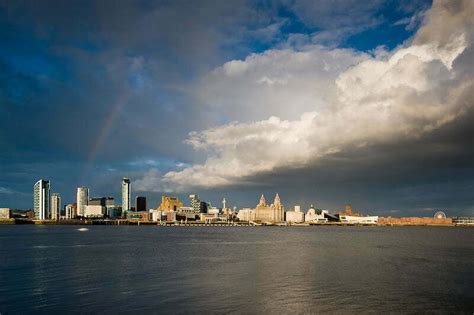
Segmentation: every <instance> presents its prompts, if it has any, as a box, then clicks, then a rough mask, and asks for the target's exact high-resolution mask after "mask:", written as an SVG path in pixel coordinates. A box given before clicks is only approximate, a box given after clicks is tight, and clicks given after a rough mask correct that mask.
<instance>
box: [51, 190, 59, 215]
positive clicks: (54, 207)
mask: <svg viewBox="0 0 474 315" xmlns="http://www.w3.org/2000/svg"><path fill="white" fill-rule="evenodd" d="M60 216H61V195H60V194H58V193H53V194H52V195H51V220H59V217H60Z"/></svg>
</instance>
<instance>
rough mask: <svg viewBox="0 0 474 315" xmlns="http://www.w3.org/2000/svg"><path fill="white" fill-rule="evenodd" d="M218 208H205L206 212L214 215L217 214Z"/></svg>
mask: <svg viewBox="0 0 474 315" xmlns="http://www.w3.org/2000/svg"><path fill="white" fill-rule="evenodd" d="M219 212H220V209H219V208H216V207H210V208H208V209H207V214H213V215H215V216H216V217H217V216H218V215H219Z"/></svg>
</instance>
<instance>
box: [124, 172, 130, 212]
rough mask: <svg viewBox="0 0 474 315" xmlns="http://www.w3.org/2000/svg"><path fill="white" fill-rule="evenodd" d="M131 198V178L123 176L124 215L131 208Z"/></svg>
mask: <svg viewBox="0 0 474 315" xmlns="http://www.w3.org/2000/svg"><path fill="white" fill-rule="evenodd" d="M131 199H132V184H131V182H130V179H128V178H126V177H124V178H122V212H123V214H124V216H126V215H127V212H128V211H130V210H131V207H132V205H131Z"/></svg>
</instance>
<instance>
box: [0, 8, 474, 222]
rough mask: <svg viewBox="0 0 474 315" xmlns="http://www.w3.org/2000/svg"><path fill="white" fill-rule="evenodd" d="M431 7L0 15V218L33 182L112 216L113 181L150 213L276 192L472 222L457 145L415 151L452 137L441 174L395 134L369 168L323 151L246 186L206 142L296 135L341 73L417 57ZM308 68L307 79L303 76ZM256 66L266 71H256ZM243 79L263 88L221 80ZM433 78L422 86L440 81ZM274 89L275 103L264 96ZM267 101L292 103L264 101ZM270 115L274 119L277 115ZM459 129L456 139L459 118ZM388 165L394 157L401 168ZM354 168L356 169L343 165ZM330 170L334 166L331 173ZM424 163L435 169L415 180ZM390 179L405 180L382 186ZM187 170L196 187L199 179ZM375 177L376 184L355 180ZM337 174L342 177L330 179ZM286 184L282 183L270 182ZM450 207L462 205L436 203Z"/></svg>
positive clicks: (425, 139)
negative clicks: (100, 199)
mask: <svg viewBox="0 0 474 315" xmlns="http://www.w3.org/2000/svg"><path fill="white" fill-rule="evenodd" d="M431 7H432V3H431V1H364V2H363V3H362V2H360V1H296V0H294V1H289V0H288V1H284V0H282V1H220V2H212V1H203V2H199V3H197V2H196V3H189V2H186V1H154V2H143V1H118V2H116V1H68V2H67V3H65V2H64V3H57V2H54V1H44V0H41V1H34V2H33V1H26V2H6V1H0V47H2V49H1V50H0V69H1V71H0V117H1V118H2V130H1V132H0V149H1V150H0V151H1V153H0V172H1V174H2V178H1V179H0V206H5V207H12V208H30V207H31V206H32V205H31V203H32V198H31V190H32V187H33V184H34V182H35V181H36V180H37V179H39V178H43V179H50V180H51V182H52V187H53V191H55V192H56V191H57V192H59V193H61V194H62V195H63V201H64V202H73V201H74V196H75V189H76V187H77V186H79V185H86V186H89V187H90V189H91V193H92V195H94V196H101V195H112V196H115V197H116V198H117V200H119V199H120V198H119V189H120V178H121V177H122V176H128V177H131V178H132V180H133V181H136V182H134V187H136V188H137V190H135V191H134V194H139V195H146V196H148V197H149V204H151V205H154V204H156V203H157V202H158V200H159V198H160V196H161V194H162V193H163V192H164V191H167V192H168V193H174V194H177V195H179V196H182V197H183V198H184V196H186V195H187V194H189V193H191V192H198V193H200V194H202V195H203V196H204V197H205V198H206V199H207V200H209V201H211V202H213V203H217V202H219V201H220V200H221V199H222V197H223V196H224V195H225V196H226V197H227V199H228V200H229V201H230V202H231V203H232V204H235V205H236V206H239V207H240V206H249V205H253V204H254V203H255V202H257V199H256V198H257V197H258V196H259V194H260V193H261V192H266V193H268V194H273V193H274V192H275V191H280V192H281V194H282V195H283V196H282V198H283V199H286V201H287V206H292V205H294V204H296V203H301V204H302V205H303V207H306V206H309V204H312V203H314V204H316V205H320V207H323V208H338V207H339V208H340V207H342V205H343V204H344V203H346V202H352V203H353V204H355V205H354V206H355V208H358V207H359V208H361V209H367V210H368V211H371V212H378V213H381V214H384V213H385V214H386V213H389V211H394V212H393V213H397V212H396V211H398V212H399V213H402V214H403V213H406V214H423V213H424V211H427V212H429V211H431V209H435V208H443V209H449V210H450V211H453V212H454V213H470V212H472V211H473V205H472V200H471V199H472V198H470V197H468V192H469V189H467V190H466V187H472V185H473V182H472V179H471V178H472V177H471V175H472V174H473V172H472V166H473V165H472V164H471V163H469V162H466V161H468V160H469V158H470V156H471V155H470V154H472V152H469V150H468V151H466V152H464V154H460V153H459V152H458V149H457V148H459V146H460V145H464V144H465V143H466V142H465V141H467V140H465V138H466V137H467V136H466V133H467V134H468V133H469V130H468V129H463V130H458V129H456V130H454V131H453V130H451V129H453V127H452V126H451V125H449V124H448V125H446V126H445V125H443V126H442V127H443V128H444V129H443V128H440V129H436V130H435V131H434V132H430V133H424V134H422V135H421V136H418V139H421V140H420V141H422V143H423V144H426V145H427V146H429V148H432V147H433V146H435V145H434V144H433V141H434V142H437V141H438V140H436V141H435V140H432V138H433V137H435V133H436V132H437V133H440V135H439V137H441V138H442V139H445V138H446V137H447V138H449V136H446V135H445V134H444V132H445V133H448V134H449V135H452V134H455V136H451V139H448V140H446V142H442V144H439V147H442V148H446V147H450V148H451V150H448V153H449V154H448V153H446V152H444V151H443V152H440V156H442V155H444V154H446V160H444V161H443V162H440V161H437V160H436V159H434V160H433V158H432V157H430V158H428V157H420V156H418V155H417V154H414V152H413V151H414V150H416V149H415V148H417V147H419V143H416V142H413V141H414V140H413V139H408V138H406V137H405V138H401V137H400V136H399V134H398V135H397V137H398V138H397V139H396V140H395V141H394V140H393V139H392V138H393V137H392V138H390V141H389V140H386V139H384V140H383V141H382V140H381V141H379V142H378V141H375V140H374V139H373V138H370V139H365V138H364V139H365V140H364V141H362V140H360V139H359V140H360V143H361V142H365V143H369V145H368V146H367V147H365V150H367V152H371V153H370V154H373V155H374V156H379V157H380V158H379V159H375V160H372V155H370V159H369V158H367V156H366V155H364V154H362V153H361V152H360V143H358V144H357V145H354V146H355V147H357V146H359V149H358V150H359V151H357V150H355V149H354V150H352V149H351V150H349V151H344V150H342V151H344V152H342V151H341V150H338V152H335V151H334V153H331V154H329V155H327V154H326V153H325V154H324V156H323V155H322V154H321V156H322V157H321V158H319V157H320V154H319V153H318V152H320V151H318V152H313V151H308V154H313V155H314V156H315V158H312V159H310V160H308V161H304V162H301V161H300V160H301V159H296V160H295V161H296V162H295V167H288V165H287V164H284V163H283V164H281V163H280V162H276V161H274V160H271V161H270V160H269V161H268V163H267V164H266V165H273V166H272V167H263V168H262V169H258V170H257V171H256V172H254V173H249V172H247V173H246V172H244V170H245V169H246V167H247V164H245V163H247V162H245V161H247V158H246V157H245V155H246V153H242V152H244V151H245V150H243V151H242V150H240V151H239V152H240V153H239V155H238V156H236V155H235V154H236V153H235V152H234V151H229V150H230V149H229V146H228V144H227V143H226V144H221V143H217V142H218V141H217V140H212V141H214V142H212V143H211V142H210V141H211V140H210V139H211V136H210V133H206V131H210V130H213V129H214V128H217V132H223V135H224V136H222V138H221V140H224V139H226V138H225V135H226V134H227V133H226V132H227V129H225V130H224V129H219V128H224V127H225V126H229V125H228V124H232V122H238V123H235V124H237V125H236V126H237V127H236V128H238V127H240V126H241V125H239V124H248V125H245V126H247V127H249V128H252V126H253V125H252V124H253V123H257V125H262V124H261V123H260V124H258V122H259V121H266V120H267V119H269V118H270V117H271V116H277V117H279V118H280V119H281V121H285V120H289V121H290V122H293V121H297V120H298V119H299V117H300V116H301V115H302V114H304V113H306V112H312V111H315V110H316V111H318V113H320V114H321V113H324V112H325V111H326V110H328V109H331V108H332V109H331V110H334V109H336V108H340V106H342V105H336V100H335V99H334V100H333V98H334V97H336V96H334V95H339V94H337V93H336V92H334V95H333V94H332V92H331V93H330V95H329V94H328V95H322V94H324V93H322V92H321V93H319V92H318V93H316V92H314V91H323V92H324V91H332V90H333V89H338V88H339V89H340V84H341V82H343V80H342V79H341V78H343V77H344V74H345V73H346V71H347V70H350V69H351V67H355V66H357V65H358V64H359V63H362V62H371V61H373V60H380V61H386V60H387V58H390V56H392V55H393V54H395V52H396V51H398V50H399V49H404V48H410V47H413V46H416V45H417V43H416V41H422V40H423V38H422V36H424V33H423V31H420V32H419V30H420V27H422V25H425V24H427V23H428V22H427V20H426V16H427V14H429V12H430V10H431V9H430V8H431ZM427 12H428V13H427ZM455 14H458V13H456V12H455V13H452V15H453V16H454V15H455ZM426 28H428V27H426ZM468 31H470V29H468ZM418 32H419V34H418ZM427 32H428V31H427ZM428 33H429V32H428ZM436 40H437V39H436ZM413 41H414V42H415V43H414V44H413V43H412V42H413ZM410 49H411V48H410ZM466 50H468V49H466ZM282 54H286V55H285V56H281V55H282ZM461 57H462V56H461ZM461 57H460V58H459V60H462V58H461ZM272 58H275V59H272ZM298 58H302V59H301V60H300V59H298ZM308 58H309V62H310V65H311V66H308V67H306V66H301V65H302V64H303V63H304V62H308ZM311 58H313V59H311ZM324 58H328V59H327V60H326V59H324ZM287 60H290V61H288V65H287V64H286V62H287ZM294 60H297V61H295V62H297V63H295V64H293V63H291V62H293V61H294ZM239 62H240V63H239ZM272 62H274V64H273V66H272ZM318 62H321V64H323V63H324V64H325V65H327V64H329V66H328V67H329V68H330V69H334V70H328V71H326V72H327V74H325V75H324V76H323V75H322V74H317V75H316V74H315V73H317V72H318V71H319V70H318V69H320V68H321V67H324V66H318V67H320V68H315V70H314V71H313V69H312V68H311V67H312V66H314V65H316V64H317V63H318ZM266 63H269V64H270V68H268V69H263V68H262V67H264V66H263V65H264V64H266ZM332 63H334V64H332ZM242 65H244V66H245V71H246V73H257V72H258V71H263V72H264V73H263V74H260V73H259V74H258V75H260V77H259V78H257V79H258V80H257V82H258V84H263V85H261V87H260V88H256V89H253V88H251V89H250V87H248V86H247V85H245V82H246V80H247V82H250V81H248V77H247V79H246V78H245V77H242V79H241V80H240V79H239V80H238V81H227V79H229V78H230V77H225V76H224V77H223V75H224V74H225V75H230V74H229V73H230V72H229V71H228V70H229V69H231V68H232V69H234V70H235V69H240V68H242ZM430 66H431V65H430ZM239 67H240V68H239ZM249 67H254V68H253V70H249V69H250V68H249ZM433 67H434V66H433ZM436 67H438V68H433V69H437V70H433V71H437V73H441V74H442V73H444V72H442V71H444V70H443V69H444V68H443V69H441V68H439V67H441V66H436ZM448 68H449V67H448ZM276 69H278V71H277V70H276ZM440 69H441V70H440ZM234 70H232V71H234ZM239 71H241V70H239ZM252 71H253V72H252ZM298 71H300V72H298ZM397 71H400V70H397ZM423 71H424V70H423ZM440 71H441V72H440ZM446 71H447V70H446ZM302 72H304V74H303V73H302ZM368 72H370V70H369V71H368ZM269 73H273V77H271V76H270V75H269ZM275 73H277V75H278V76H279V79H278V80H276V79H274V77H275V75H276V74H275ZM238 75H241V72H239V73H238ZM249 75H250V74H249ZM447 77H449V76H447ZM234 78H235V77H234ZM295 78H297V79H298V80H301V82H299V81H298V82H296V81H295V80H296V79H295ZM302 78H306V79H307V80H305V81H303V79H302ZM428 79H430V80H431V77H428ZM229 80H230V79H229ZM313 80H314V81H313ZM408 81H409V80H408ZM337 82H339V83H337ZM278 84H281V85H282V87H281V88H280V89H278V91H272V90H271V89H272V88H275V85H278ZM453 84H455V83H453ZM336 85H337V86H336ZM407 85H409V83H407ZM290 86H291V87H290ZM313 87H314V91H312V90H313ZM295 89H296V90H295ZM306 91H310V92H311V93H315V94H314V95H316V97H314V95H313V94H311V93H310V94H308V95H307V96H305V93H306ZM275 92H277V93H275ZM266 93H268V94H266ZM278 93H285V94H284V95H293V94H292V93H295V94H294V95H295V97H293V98H290V97H288V99H286V98H285V96H284V95H283V96H282V97H280V98H279V99H278V100H276V101H275V100H274V99H272V98H271V95H272V94H273V95H279V94H278ZM328 93H329V92H328ZM439 93H444V92H443V91H441V92H439ZM446 93H447V92H446ZM418 94H419V93H418ZM244 95H248V96H249V97H248V98H243V96H244ZM269 95H270V96H269ZM299 95H302V96H301V100H300V99H299ZM319 95H321V97H320V99H319ZM341 95H342V94H341ZM240 96H242V98H240ZM250 96H251V97H250ZM426 97H427V98H428V97H429V96H426ZM311 99H314V103H312V102H311V101H309V100H311ZM280 100H284V101H285V103H283V101H282V104H280V105H278V104H279V102H280ZM339 101H340V100H337V102H339ZM421 103H423V102H421ZM252 104H253V105H252ZM417 110H418V112H420V110H419V109H417ZM444 115H448V114H447V113H446V114H444ZM397 117H398V116H397ZM458 118H459V119H461V120H460V122H459V123H457V125H459V126H462V123H461V122H462V119H466V118H465V117H458ZM410 121H411V120H410ZM404 122H405V120H404ZM374 124H377V122H374ZM223 126H224V127H223ZM298 126H299V124H298ZM247 127H246V128H247ZM298 128H299V127H298ZM374 128H375V127H374ZM450 128H451V129H450ZM466 128H468V127H466ZM239 130H240V129H239ZM192 132H197V136H196V133H195V134H191V135H190V133H192ZM232 132H235V131H232ZM239 132H240V131H239ZM400 132H401V131H400ZM211 134H212V133H211ZM193 135H194V136H193ZM243 136H245V135H243ZM193 137H194V138H193ZM443 137H444V138H443ZM218 138H219V137H218ZM203 139H204V140H203ZM436 139H438V138H436ZM306 140H307V139H306ZM306 140H305V141H306ZM359 140H358V141H359ZM203 141H204V142H205V143H206V144H204V145H203V143H204V142H203ZM229 141H231V140H229ZM232 141H234V140H232ZM311 141H312V140H310V142H311ZM328 141H329V140H328ZM334 141H337V139H336V140H334ZM320 142H321V141H319V142H318V143H320ZM193 143H194V144H193ZM232 143H233V145H234V147H235V146H236V145H237V144H236V142H235V141H234V142H232ZM196 144H197V145H196ZM262 145H265V144H262ZM351 145H352V144H350V145H348V147H351V148H352V146H351ZM199 146H201V148H200V147H199ZM203 146H204V148H202V147H203ZM385 146H389V148H388V149H387V148H386V147H385ZM399 147H402V148H410V149H409V150H402V149H395V148H399ZM381 148H382V149H381ZM288 149H289V150H290V149H292V148H289V147H288ZM249 150H250V151H252V150H255V152H256V150H257V149H252V148H251V147H250V146H249ZM281 150H282V152H285V147H283V148H281ZM380 150H383V152H381V151H380ZM385 150H395V151H396V154H394V155H393V156H397V157H398V159H399V160H400V161H401V164H402V165H399V163H398V162H397V161H393V160H392V159H391V158H390V157H387V156H386V154H385V152H386V151H385ZM331 152H332V151H331ZM427 152H429V151H427ZM438 153H439V152H438ZM338 154H339V155H341V156H340V157H339V156H338ZM367 154H368V153H367ZM283 155H284V154H283ZM316 156H317V158H316ZM353 156H364V157H363V158H362V157H361V158H360V159H361V160H360V161H359V160H357V161H356V162H354V161H351V159H352V158H351V157H353ZM226 159H227V160H226ZM339 159H342V160H343V161H344V163H343V164H341V162H339V163H337V162H335V161H338V160H339ZM424 159H426V160H427V163H426V165H431V164H432V165H433V167H431V168H430V167H428V166H425V165H423V163H421V162H420V161H423V160H424ZM215 160H219V161H223V163H224V162H225V163H230V162H229V161H236V163H237V164H230V166H228V167H230V168H236V169H239V168H240V166H238V165H243V166H242V168H241V169H242V172H241V173H239V172H237V171H235V172H231V173H225V174H229V178H225V180H224V179H223V178H222V176H220V175H219V176H215V174H213V173H212V172H211V171H210V170H212V169H213V167H211V166H209V165H211V164H210V163H213V161H215ZM369 160H370V163H369V162H368V161H369ZM209 161H210V162H209ZM264 162H265V161H264ZM300 162H301V165H300V164H299V163H300ZM242 163H243V164H242ZM279 163H280V164H279ZM385 163H389V165H391V167H393V169H402V170H401V171H400V172H392V171H390V170H386V169H385V168H384V167H383V165H385ZM463 163H464V164H463ZM466 163H467V164H466ZM251 164H255V162H252V163H251ZM264 164H265V163H264ZM320 164H321V165H320ZM452 164H455V165H456V164H463V165H465V167H464V168H463V169H461V170H460V169H459V168H456V167H454V168H453V167H452ZM197 165H204V166H203V167H202V169H203V170H205V171H203V173H196V166H197ZM219 165H221V164H219ZM222 165H224V164H222ZM408 166H412V167H408ZM373 167H375V168H379V169H380V170H379V173H380V175H377V174H370V175H363V174H367V171H368V170H370V169H372V168H373ZM198 168H199V167H198ZM302 168H303V169H304V170H306V173H305V172H303V174H302V173H301V169H302ZM249 169H250V168H249ZM340 169H347V171H346V172H343V173H342V174H341V175H337V176H331V175H330V174H335V173H337V174H339V171H338V170H340ZM414 169H415V170H417V171H416V172H415V173H414V172H413V170H414ZM310 170H311V172H310ZM327 170H330V171H329V173H328V174H326V172H327ZM332 171H333V173H332ZM169 172H175V173H176V172H177V173H179V174H190V176H189V177H188V178H186V177H185V176H184V175H179V176H180V177H179V178H180V181H181V182H180V183H176V182H173V183H172V185H170V180H171V179H169V178H171V177H173V178H174V176H175V175H174V174H175V173H172V174H170V175H166V174H168V173H169ZM183 172H184V173H183ZM186 172H188V173H186ZM189 172H190V173H189ZM226 172H227V171H226ZM308 172H310V173H311V174H319V175H321V176H317V178H313V176H312V175H305V174H309V173H308ZM150 174H151V175H150ZM283 174H288V175H285V176H287V177H286V178H288V181H281V180H280V178H281V176H283ZM439 174H441V175H439ZM147 176H148V177H147ZM150 176H151V177H150ZM193 176H200V178H201V179H202V178H206V177H207V178H208V180H207V181H203V180H201V179H198V180H195V179H194V177H193ZM226 176H227V175H226ZM325 176H326V177H325ZM338 176H341V179H340V180H333V179H331V178H334V177H338ZM438 176H440V177H438ZM321 178H326V179H325V180H324V181H321ZM437 178H438V179H437ZM441 178H442V180H441ZM173 180H174V179H173ZM173 180H171V181H173ZM212 183H215V184H212ZM301 183H304V184H301ZM135 184H136V185H135ZM301 185H303V186H301ZM466 185H467V186H466ZM138 189H140V191H138ZM160 190H161V191H160ZM318 190H319V191H321V194H319V193H318ZM433 191H439V192H438V193H437V194H435V195H433V194H430V193H431V192H433ZM452 191H456V192H459V193H456V194H452V193H447V192H452ZM393 192H396V193H395V194H393ZM374 194H376V195H377V196H379V197H376V198H373V197H374ZM416 196H417V197H416ZM426 196H431V197H430V198H428V199H427V198H426ZM284 201H285V200H284Z"/></svg>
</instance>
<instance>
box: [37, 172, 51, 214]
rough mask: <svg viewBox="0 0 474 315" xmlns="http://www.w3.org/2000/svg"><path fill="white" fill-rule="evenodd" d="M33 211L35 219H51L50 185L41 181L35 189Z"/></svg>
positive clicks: (45, 181) (47, 181)
mask: <svg viewBox="0 0 474 315" xmlns="http://www.w3.org/2000/svg"><path fill="white" fill-rule="evenodd" d="M33 209H34V211H35V218H36V219H38V220H47V219H49V217H50V183H49V180H42V179H40V180H39V181H37V182H36V183H35V186H34V187H33Z"/></svg>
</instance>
